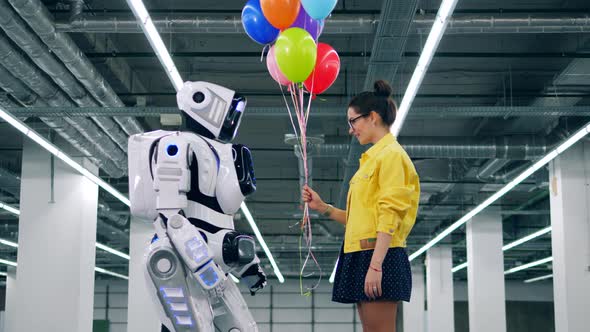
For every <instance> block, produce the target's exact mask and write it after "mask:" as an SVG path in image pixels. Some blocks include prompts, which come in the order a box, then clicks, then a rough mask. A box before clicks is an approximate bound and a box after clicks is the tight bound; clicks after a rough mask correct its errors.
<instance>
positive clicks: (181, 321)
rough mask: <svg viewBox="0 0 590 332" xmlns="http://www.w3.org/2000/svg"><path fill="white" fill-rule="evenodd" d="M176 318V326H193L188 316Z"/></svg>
mask: <svg viewBox="0 0 590 332" xmlns="http://www.w3.org/2000/svg"><path fill="white" fill-rule="evenodd" d="M175 317H176V323H177V324H178V325H185V326H186V325H189V326H192V325H193V320H192V319H191V317H190V316H175Z"/></svg>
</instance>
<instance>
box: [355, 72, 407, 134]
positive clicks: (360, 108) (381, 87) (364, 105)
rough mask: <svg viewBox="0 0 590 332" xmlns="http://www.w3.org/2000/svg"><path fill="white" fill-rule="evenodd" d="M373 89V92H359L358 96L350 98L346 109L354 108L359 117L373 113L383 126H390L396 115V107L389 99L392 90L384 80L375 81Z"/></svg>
mask: <svg viewBox="0 0 590 332" xmlns="http://www.w3.org/2000/svg"><path fill="white" fill-rule="evenodd" d="M373 88H374V89H375V90H374V91H365V92H361V93H360V94H359V95H358V96H356V97H354V98H352V100H351V101H350V103H349V104H348V107H352V108H354V110H355V111H356V112H357V113H358V114H359V115H367V114H369V113H371V111H375V113H377V114H379V116H380V117H381V120H383V123H384V124H385V125H387V126H391V125H392V124H393V122H394V121H395V114H396V113H397V106H396V105H395V101H394V100H393V98H392V97H391V94H392V93H393V89H392V88H391V85H389V83H388V82H387V81H384V80H378V81H375V84H373Z"/></svg>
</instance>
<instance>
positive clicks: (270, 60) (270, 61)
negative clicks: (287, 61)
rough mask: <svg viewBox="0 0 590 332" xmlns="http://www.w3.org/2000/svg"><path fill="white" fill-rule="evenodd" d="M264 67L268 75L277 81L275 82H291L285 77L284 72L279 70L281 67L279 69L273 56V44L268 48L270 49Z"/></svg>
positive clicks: (287, 83)
mask: <svg viewBox="0 0 590 332" xmlns="http://www.w3.org/2000/svg"><path fill="white" fill-rule="evenodd" d="M266 68H267V69H268V72H269V73H270V76H272V78H273V79H274V80H275V81H277V83H279V84H281V85H285V86H288V85H289V84H291V81H289V79H288V78H287V77H285V74H283V72H281V69H279V65H278V64H277V59H276V57H275V46H274V45H273V46H272V47H271V48H270V51H268V54H267V55H266Z"/></svg>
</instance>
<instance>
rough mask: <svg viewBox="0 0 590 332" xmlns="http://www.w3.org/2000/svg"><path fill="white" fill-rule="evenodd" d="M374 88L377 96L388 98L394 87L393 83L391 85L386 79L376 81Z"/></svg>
mask: <svg viewBox="0 0 590 332" xmlns="http://www.w3.org/2000/svg"><path fill="white" fill-rule="evenodd" d="M373 88H374V89H375V91H374V93H375V96H380V97H386V98H387V97H390V96H391V95H392V94H393V89H392V88H391V85H389V83H388V82H387V81H384V80H378V81H375V84H373Z"/></svg>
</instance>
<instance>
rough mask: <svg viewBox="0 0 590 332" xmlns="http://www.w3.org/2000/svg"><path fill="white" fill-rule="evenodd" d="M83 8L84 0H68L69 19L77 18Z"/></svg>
mask: <svg viewBox="0 0 590 332" xmlns="http://www.w3.org/2000/svg"><path fill="white" fill-rule="evenodd" d="M83 10H84V0H70V21H73V20H75V19H77V18H78V17H79V16H80V15H81V14H82V11H83Z"/></svg>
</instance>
